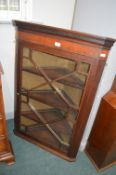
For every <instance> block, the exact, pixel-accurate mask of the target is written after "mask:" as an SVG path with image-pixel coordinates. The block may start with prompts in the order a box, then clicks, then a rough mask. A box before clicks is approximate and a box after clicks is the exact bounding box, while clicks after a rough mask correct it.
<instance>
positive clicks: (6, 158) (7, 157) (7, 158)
mask: <svg viewBox="0 0 116 175" xmlns="http://www.w3.org/2000/svg"><path fill="white" fill-rule="evenodd" d="M9 146H10V151H9V152H6V153H4V154H2V155H0V162H5V163H7V164H8V165H12V164H14V163H15V157H14V153H13V150H12V145H11V143H10V141H9Z"/></svg>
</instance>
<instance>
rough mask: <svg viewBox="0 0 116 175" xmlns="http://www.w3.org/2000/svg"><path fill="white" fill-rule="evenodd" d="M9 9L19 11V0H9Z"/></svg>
mask: <svg viewBox="0 0 116 175" xmlns="http://www.w3.org/2000/svg"><path fill="white" fill-rule="evenodd" d="M9 10H12V11H19V10H20V0H10V1H9Z"/></svg>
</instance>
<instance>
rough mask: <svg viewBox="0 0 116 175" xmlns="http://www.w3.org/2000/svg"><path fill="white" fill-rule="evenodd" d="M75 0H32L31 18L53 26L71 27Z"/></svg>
mask: <svg viewBox="0 0 116 175" xmlns="http://www.w3.org/2000/svg"><path fill="white" fill-rule="evenodd" d="M74 4H75V0H34V1H33V9H32V13H33V14H32V20H33V21H36V22H39V23H42V24H45V25H54V26H55V27H61V28H68V29H70V28H71V25H72V18H73V11H74Z"/></svg>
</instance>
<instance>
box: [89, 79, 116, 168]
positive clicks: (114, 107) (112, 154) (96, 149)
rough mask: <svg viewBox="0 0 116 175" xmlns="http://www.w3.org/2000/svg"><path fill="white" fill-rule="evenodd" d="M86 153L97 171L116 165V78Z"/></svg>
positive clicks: (97, 119) (99, 111)
mask: <svg viewBox="0 0 116 175" xmlns="http://www.w3.org/2000/svg"><path fill="white" fill-rule="evenodd" d="M86 153H87V155H88V156H89V157H90V159H91V160H92V162H93V163H94V165H95V166H96V168H97V170H104V169H105V168H108V167H110V166H111V165H113V164H116V78H115V80H114V83H113V86H112V88H111V90H110V91H109V92H108V93H107V94H106V95H105V96H104V97H103V98H102V100H101V104H100V107H99V110H98V113H97V116H96V120H95V123H94V125H93V129H92V131H91V134H90V137H89V140H88V143H87V147H86Z"/></svg>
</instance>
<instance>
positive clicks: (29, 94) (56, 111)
mask: <svg viewBox="0 0 116 175" xmlns="http://www.w3.org/2000/svg"><path fill="white" fill-rule="evenodd" d="M22 64H23V65H22V89H21V117H20V123H21V128H20V129H21V131H22V132H25V134H27V135H28V136H30V137H32V138H33V139H35V140H37V141H40V142H41V143H44V144H46V145H49V146H50V147H55V148H56V149H60V150H61V151H63V152H65V153H68V150H69V147H70V142H71V136H72V132H73V125H74V123H75V120H76V118H77V117H78V111H79V107H80V104H81V99H82V96H83V92H84V88H85V85H86V80H87V76H88V73H89V70H90V65H89V64H88V63H85V62H75V61H71V60H68V59H65V58H62V57H57V56H54V55H50V54H46V53H42V52H39V51H36V50H30V49H28V48H24V49H23V62H22Z"/></svg>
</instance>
